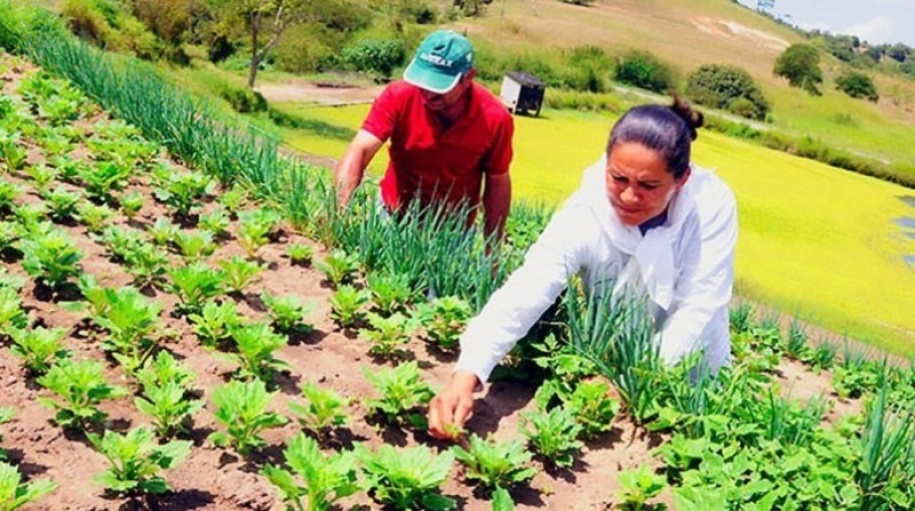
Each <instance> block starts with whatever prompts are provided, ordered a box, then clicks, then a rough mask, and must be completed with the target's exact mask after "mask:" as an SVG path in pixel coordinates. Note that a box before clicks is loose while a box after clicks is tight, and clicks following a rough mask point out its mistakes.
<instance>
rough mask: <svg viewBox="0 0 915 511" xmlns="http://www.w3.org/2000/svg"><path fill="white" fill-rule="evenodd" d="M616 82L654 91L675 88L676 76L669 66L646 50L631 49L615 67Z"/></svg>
mask: <svg viewBox="0 0 915 511" xmlns="http://www.w3.org/2000/svg"><path fill="white" fill-rule="evenodd" d="M615 78H616V80H617V81H618V82H621V83H625V84H628V85H634V86H636V87H641V88H643V89H648V90H650V91H654V92H666V91H667V90H669V89H674V88H676V78H675V77H674V73H673V70H672V69H671V68H670V66H669V65H668V64H667V63H666V62H664V61H663V60H661V59H660V58H658V57H657V56H655V55H654V54H652V53H649V52H647V51H632V52H630V53H629V54H627V55H626V56H624V57H622V58H621V59H620V61H619V64H618V65H617V67H616V74H615Z"/></svg>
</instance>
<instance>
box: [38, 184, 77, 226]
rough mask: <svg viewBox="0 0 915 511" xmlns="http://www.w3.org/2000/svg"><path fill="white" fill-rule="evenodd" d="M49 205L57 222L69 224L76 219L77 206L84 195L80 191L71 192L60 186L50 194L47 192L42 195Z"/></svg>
mask: <svg viewBox="0 0 915 511" xmlns="http://www.w3.org/2000/svg"><path fill="white" fill-rule="evenodd" d="M42 197H44V199H45V200H46V201H48V205H49V206H50V207H51V218H52V219H53V220H54V221H55V222H67V221H70V220H73V219H74V218H75V217H76V213H77V210H76V205H77V204H78V203H79V201H80V199H82V198H83V196H82V194H81V193H80V192H78V191H74V192H70V191H67V189H66V188H63V187H60V186H58V187H57V188H55V189H54V190H52V191H50V192H46V193H44V194H43V195H42Z"/></svg>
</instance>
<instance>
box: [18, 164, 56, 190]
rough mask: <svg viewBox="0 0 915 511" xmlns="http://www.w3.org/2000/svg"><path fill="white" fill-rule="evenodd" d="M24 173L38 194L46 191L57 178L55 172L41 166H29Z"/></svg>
mask: <svg viewBox="0 0 915 511" xmlns="http://www.w3.org/2000/svg"><path fill="white" fill-rule="evenodd" d="M25 173H26V175H28V176H29V178H31V179H32V183H33V184H34V185H35V190H36V191H38V193H39V194H41V193H43V192H45V191H47V189H48V187H49V186H50V185H51V183H53V182H54V180H55V179H56V178H57V171H56V170H54V169H53V168H51V167H48V166H46V165H43V164H39V165H30V166H28V167H26V168H25Z"/></svg>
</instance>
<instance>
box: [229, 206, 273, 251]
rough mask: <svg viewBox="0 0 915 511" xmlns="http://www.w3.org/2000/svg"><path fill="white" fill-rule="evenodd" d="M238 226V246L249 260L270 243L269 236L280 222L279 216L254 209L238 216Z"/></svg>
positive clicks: (269, 211)
mask: <svg viewBox="0 0 915 511" xmlns="http://www.w3.org/2000/svg"><path fill="white" fill-rule="evenodd" d="M238 217H239V220H240V222H239V224H238V231H237V232H236V237H237V238H238V244H239V245H241V248H243V249H244V250H245V253H246V254H247V255H248V257H249V258H253V257H254V256H255V255H256V254H257V250H258V249H259V248H261V247H262V246H264V245H266V244H267V243H269V242H270V235H271V234H272V233H273V230H274V229H275V228H276V226H277V224H279V222H280V219H281V217H280V214H279V213H277V212H275V211H273V210H269V209H263V208H261V209H255V210H254V211H243V212H241V213H239V214H238Z"/></svg>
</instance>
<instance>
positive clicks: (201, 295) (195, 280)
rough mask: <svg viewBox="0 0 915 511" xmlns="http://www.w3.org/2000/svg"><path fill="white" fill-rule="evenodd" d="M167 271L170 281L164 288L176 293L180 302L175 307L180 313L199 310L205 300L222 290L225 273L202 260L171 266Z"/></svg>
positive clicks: (190, 312) (215, 295) (220, 292)
mask: <svg viewBox="0 0 915 511" xmlns="http://www.w3.org/2000/svg"><path fill="white" fill-rule="evenodd" d="M167 273H168V276H169V278H170V279H171V282H170V283H169V284H167V285H166V289H167V290H168V291H169V292H170V293H174V294H176V295H178V299H179V300H180V301H181V304H180V306H179V307H178V308H177V309H178V310H179V312H181V313H184V314H192V313H197V312H200V309H201V307H203V303H204V302H205V301H206V300H209V299H211V298H215V297H217V296H219V295H221V294H223V292H224V286H225V274H224V273H222V272H221V271H218V270H215V269H213V268H210V267H209V266H207V265H206V263H204V262H202V261H198V262H196V263H193V264H190V265H187V266H182V267H180V268H172V269H171V270H168V272H167Z"/></svg>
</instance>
